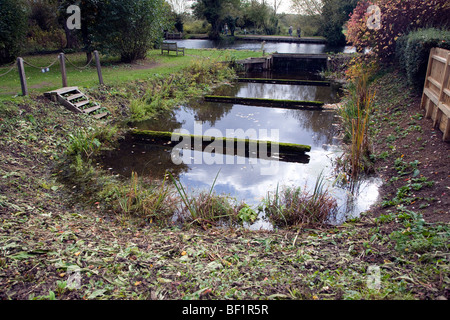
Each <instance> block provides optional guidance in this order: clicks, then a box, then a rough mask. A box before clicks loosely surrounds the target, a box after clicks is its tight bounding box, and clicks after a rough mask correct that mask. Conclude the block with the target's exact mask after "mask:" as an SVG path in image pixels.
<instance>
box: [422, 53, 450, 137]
mask: <svg viewBox="0 0 450 320" xmlns="http://www.w3.org/2000/svg"><path fill="white" fill-rule="evenodd" d="M449 74H450V51H449V50H445V49H441V48H433V49H431V52H430V58H429V60H428V70H427V75H426V78H425V85H424V89H423V95H422V102H421V107H422V108H424V109H425V117H426V118H431V119H432V120H433V125H434V126H435V127H436V126H439V129H440V130H441V131H442V132H443V133H444V136H443V140H444V141H450V121H449V119H450V81H449Z"/></svg>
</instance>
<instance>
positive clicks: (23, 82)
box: [17, 57, 28, 96]
mask: <svg viewBox="0 0 450 320" xmlns="http://www.w3.org/2000/svg"><path fill="white" fill-rule="evenodd" d="M17 67H18V68H19V76H20V85H21V87H22V94H23V95H24V96H27V95H28V88H27V78H26V77H25V68H24V67H23V59H22V58H20V57H19V58H17Z"/></svg>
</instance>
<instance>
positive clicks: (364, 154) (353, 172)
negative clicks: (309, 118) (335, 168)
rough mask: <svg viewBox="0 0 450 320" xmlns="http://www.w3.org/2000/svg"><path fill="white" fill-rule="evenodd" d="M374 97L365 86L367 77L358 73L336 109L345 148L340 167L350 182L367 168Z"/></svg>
mask: <svg viewBox="0 0 450 320" xmlns="http://www.w3.org/2000/svg"><path fill="white" fill-rule="evenodd" d="M374 97H375V93H374V92H373V91H372V90H370V88H369V85H368V75H367V74H365V73H361V74H360V75H359V77H357V78H356V79H355V80H354V82H353V83H351V84H350V86H349V89H348V94H347V96H346V99H345V101H344V103H343V104H342V106H341V107H340V108H339V109H338V113H339V115H340V117H341V119H342V131H343V140H344V142H345V143H347V144H348V146H349V148H348V149H349V150H348V152H346V153H345V154H344V156H343V157H344V159H343V161H341V162H340V164H341V165H342V166H343V168H344V170H345V172H347V173H349V175H350V177H351V178H352V179H353V180H356V179H357V178H358V175H359V174H360V173H361V172H364V171H368V168H370V165H369V163H370V160H369V154H370V141H369V135H368V129H369V122H370V114H371V112H372V110H373V107H374Z"/></svg>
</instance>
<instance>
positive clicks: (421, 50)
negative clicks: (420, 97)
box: [396, 28, 450, 92]
mask: <svg viewBox="0 0 450 320" xmlns="http://www.w3.org/2000/svg"><path fill="white" fill-rule="evenodd" d="M436 47H437V48H443V49H450V31H449V30H439V29H435V28H429V29H419V30H416V31H412V32H410V33H408V34H407V35H404V36H402V37H400V38H398V39H397V43H396V59H397V61H398V63H399V65H400V67H401V69H402V70H403V71H404V72H405V74H406V77H407V80H408V84H409V85H410V86H412V87H414V88H415V89H416V90H417V91H419V92H420V91H422V90H423V84H424V82H425V75H426V72H427V66H428V58H429V55H430V50H431V49H432V48H436Z"/></svg>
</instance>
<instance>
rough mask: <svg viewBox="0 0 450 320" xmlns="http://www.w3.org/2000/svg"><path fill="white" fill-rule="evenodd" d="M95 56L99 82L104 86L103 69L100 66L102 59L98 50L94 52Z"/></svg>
mask: <svg viewBox="0 0 450 320" xmlns="http://www.w3.org/2000/svg"><path fill="white" fill-rule="evenodd" d="M94 56H95V65H96V66H97V74H98V81H99V82H100V85H104V83H103V75H102V67H101V65H100V57H99V54H98V51H97V50H95V51H94Z"/></svg>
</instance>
